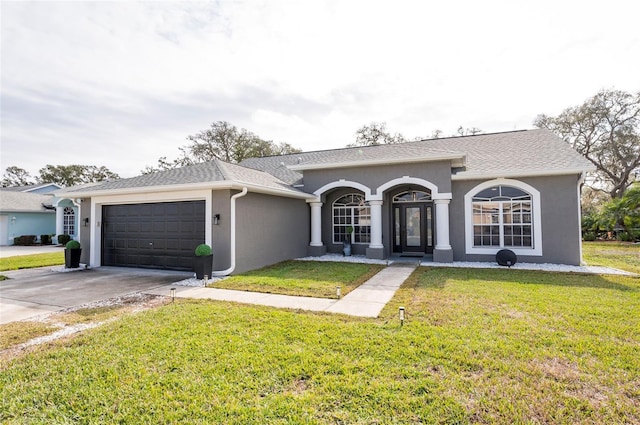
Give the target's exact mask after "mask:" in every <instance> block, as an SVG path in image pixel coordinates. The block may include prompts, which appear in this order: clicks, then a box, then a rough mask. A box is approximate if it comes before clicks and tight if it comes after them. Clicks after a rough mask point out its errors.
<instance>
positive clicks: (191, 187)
mask: <svg viewBox="0 0 640 425" xmlns="http://www.w3.org/2000/svg"><path fill="white" fill-rule="evenodd" d="M245 187H246V188H247V190H249V191H250V192H252V193H263V194H266V195H277V196H284V197H287V198H298V199H310V198H312V197H313V196H312V195H310V194H309V193H305V192H302V191H295V190H291V189H278V188H272V187H266V186H261V185H257V184H251V183H245V182H242V181H239V180H238V181H235V180H234V181H220V182H201V183H188V184H171V185H162V186H140V187H129V188H119V189H107V190H93V191H91V190H86V191H78V192H59V193H54V196H56V197H60V198H65V199H71V200H73V199H74V198H76V197H78V198H93V197H106V196H117V195H138V194H140V195H151V196H153V195H154V194H157V193H163V192H189V191H197V190H206V189H208V190H221V189H235V190H242V189H243V188H245Z"/></svg>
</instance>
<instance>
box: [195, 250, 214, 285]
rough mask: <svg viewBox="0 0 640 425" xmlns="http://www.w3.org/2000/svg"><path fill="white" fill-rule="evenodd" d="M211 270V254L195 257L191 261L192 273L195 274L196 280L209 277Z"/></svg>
mask: <svg viewBox="0 0 640 425" xmlns="http://www.w3.org/2000/svg"><path fill="white" fill-rule="evenodd" d="M212 270H213V254H211V255H203V256H200V257H195V258H194V259H193V271H194V272H195V273H196V279H204V277H205V276H209V277H211V271H212Z"/></svg>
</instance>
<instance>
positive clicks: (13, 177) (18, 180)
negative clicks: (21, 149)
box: [1, 165, 34, 187]
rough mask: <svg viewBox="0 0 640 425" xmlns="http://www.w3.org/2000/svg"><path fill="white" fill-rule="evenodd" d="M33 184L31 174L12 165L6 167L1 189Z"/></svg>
mask: <svg viewBox="0 0 640 425" xmlns="http://www.w3.org/2000/svg"><path fill="white" fill-rule="evenodd" d="M31 184H34V181H33V180H32V179H31V174H30V173H29V172H28V171H27V170H25V169H24V168H20V167H17V166H15V165H12V166H10V167H7V168H6V169H5V171H4V175H3V176H2V182H1V185H2V187H12V186H28V185H31Z"/></svg>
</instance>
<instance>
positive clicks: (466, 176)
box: [451, 167, 595, 181]
mask: <svg viewBox="0 0 640 425" xmlns="http://www.w3.org/2000/svg"><path fill="white" fill-rule="evenodd" d="M586 171H595V167H594V168H593V169H592V168H567V169H564V170H539V171H511V172H506V173H505V172H499V173H498V172H495V173H481V172H473V173H471V172H469V173H467V172H462V173H460V174H454V175H452V176H451V180H458V181H460V180H487V179H499V178H505V179H508V178H517V177H545V176H564V175H571V174H582V173H584V172H586Z"/></svg>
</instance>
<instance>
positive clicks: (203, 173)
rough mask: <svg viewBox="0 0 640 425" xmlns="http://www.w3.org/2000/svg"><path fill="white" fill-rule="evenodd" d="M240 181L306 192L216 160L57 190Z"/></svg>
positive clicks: (77, 193) (64, 192) (97, 191)
mask: <svg viewBox="0 0 640 425" xmlns="http://www.w3.org/2000/svg"><path fill="white" fill-rule="evenodd" d="M221 182H228V183H236V184H239V185H242V184H247V185H252V186H257V187H261V188H265V189H272V190H277V191H279V192H285V193H286V192H289V193H291V194H302V193H303V192H301V191H299V190H297V189H295V188H292V187H291V186H290V185H289V184H287V183H285V182H283V181H281V180H279V179H278V178H276V177H274V176H273V175H271V174H269V173H266V172H264V171H260V170H256V169H252V168H246V167H242V166H240V165H236V164H229V163H226V162H224V161H220V160H214V161H210V162H203V163H200V164H194V165H189V166H186V167H181V168H175V169H171V170H166V171H159V172H156V173H150V174H143V175H141V176H137V177H131V178H127V179H118V180H113V181H106V182H100V183H91V184H88V185H82V186H74V187H69V188H66V189H63V190H61V191H57V192H56V195H57V196H82V195H86V194H90V195H91V196H95V195H99V194H100V193H101V192H112V191H121V190H128V189H139V188H154V187H156V188H157V187H170V186H178V185H180V186H182V185H189V184H198V183H201V184H205V185H206V184H209V183H221Z"/></svg>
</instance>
